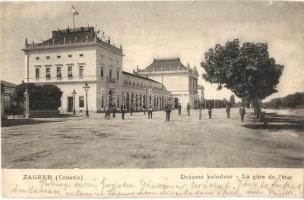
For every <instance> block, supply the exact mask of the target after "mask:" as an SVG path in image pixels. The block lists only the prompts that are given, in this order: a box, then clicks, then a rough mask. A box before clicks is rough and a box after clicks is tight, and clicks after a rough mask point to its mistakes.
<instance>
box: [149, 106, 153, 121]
mask: <svg viewBox="0 0 304 200" xmlns="http://www.w3.org/2000/svg"><path fill="white" fill-rule="evenodd" d="M152 112H153V107H152V106H150V107H149V109H148V119H152Z"/></svg>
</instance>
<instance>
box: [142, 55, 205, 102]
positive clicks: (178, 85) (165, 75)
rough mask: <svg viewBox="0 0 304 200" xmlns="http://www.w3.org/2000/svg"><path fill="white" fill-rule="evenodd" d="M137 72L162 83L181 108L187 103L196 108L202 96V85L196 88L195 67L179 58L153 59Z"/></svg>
mask: <svg viewBox="0 0 304 200" xmlns="http://www.w3.org/2000/svg"><path fill="white" fill-rule="evenodd" d="M138 74H139V75H141V76H144V77H147V78H151V79H153V80H155V81H158V82H160V83H162V84H163V85H164V86H165V87H166V88H167V89H168V91H170V92H171V93H172V95H173V96H174V97H175V98H176V100H177V101H178V102H179V103H181V105H182V107H183V108H185V107H186V105H187V103H189V104H190V106H191V108H197V107H198V105H199V101H200V98H203V96H204V94H203V93H204V90H203V87H202V86H200V88H198V84H197V79H198V72H197V70H196V67H194V68H193V69H191V68H190V66H189V65H188V66H187V67H186V66H185V65H184V64H182V63H181V61H180V58H165V59H154V60H153V62H152V63H151V64H150V65H149V66H147V67H146V68H145V69H141V70H138ZM198 90H199V91H200V92H199V93H200V94H199V93H198Z"/></svg>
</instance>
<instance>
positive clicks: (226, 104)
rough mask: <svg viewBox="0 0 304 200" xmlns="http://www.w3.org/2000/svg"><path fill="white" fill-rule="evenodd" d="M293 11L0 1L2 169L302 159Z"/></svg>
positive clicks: (271, 6)
mask: <svg viewBox="0 0 304 200" xmlns="http://www.w3.org/2000/svg"><path fill="white" fill-rule="evenodd" d="M303 22H304V3H303V2H284V1H244V2H241V1H227V2H225V1H136V2H135V1H134V2H133V1H91V2H82V1H75V2H73V1H68V2H61V1H55V2H42V1H34V2H30V1H28V2H21V1H20V2H19V1H13V2H5V1H4V2H1V49H0V50H1V57H0V59H1V152H2V153H1V160H2V169H171V168H181V169H182V168H289V169H299V168H300V169H303V167H304V67H303V63H304V57H303V51H304V35H303V33H304V23H303ZM183 177H184V178H185V179H187V177H188V176H187V174H186V175H184V176H182V175H181V176H180V179H183ZM188 178H189V177H188ZM302 178H303V177H302Z"/></svg>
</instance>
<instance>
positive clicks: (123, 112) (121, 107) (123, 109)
mask: <svg viewBox="0 0 304 200" xmlns="http://www.w3.org/2000/svg"><path fill="white" fill-rule="evenodd" d="M120 109H121V119H123V120H124V119H125V111H126V109H125V105H124V104H122V105H121V106H120Z"/></svg>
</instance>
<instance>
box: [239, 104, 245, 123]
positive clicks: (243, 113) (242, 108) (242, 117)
mask: <svg viewBox="0 0 304 200" xmlns="http://www.w3.org/2000/svg"><path fill="white" fill-rule="evenodd" d="M239 113H240V116H241V121H242V122H243V121H244V117H245V114H246V108H245V106H244V104H242V105H241V107H240V110H239Z"/></svg>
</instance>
